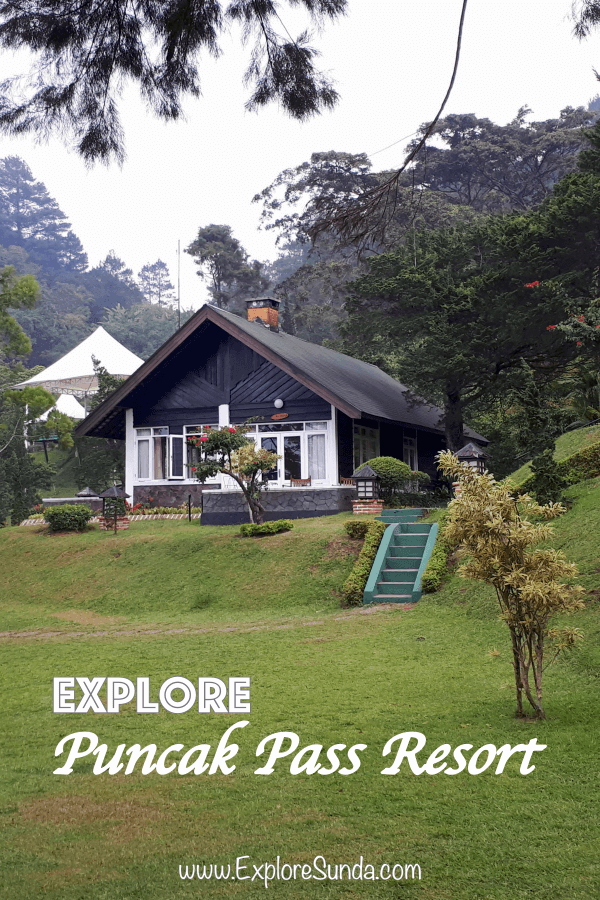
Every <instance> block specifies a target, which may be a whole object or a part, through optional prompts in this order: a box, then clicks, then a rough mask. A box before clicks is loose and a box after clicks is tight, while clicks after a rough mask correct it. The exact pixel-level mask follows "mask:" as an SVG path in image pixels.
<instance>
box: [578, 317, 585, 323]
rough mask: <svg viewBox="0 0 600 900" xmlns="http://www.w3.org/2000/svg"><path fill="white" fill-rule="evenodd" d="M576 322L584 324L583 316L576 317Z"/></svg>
mask: <svg viewBox="0 0 600 900" xmlns="http://www.w3.org/2000/svg"><path fill="white" fill-rule="evenodd" d="M577 321H578V322H585V316H577Z"/></svg>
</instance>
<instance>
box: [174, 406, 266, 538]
mask: <svg viewBox="0 0 600 900" xmlns="http://www.w3.org/2000/svg"><path fill="white" fill-rule="evenodd" d="M247 425H248V423H245V424H244V425H238V426H236V427H235V428H231V427H229V428H221V429H214V430H211V431H209V432H208V433H207V434H201V435H199V436H198V437H190V438H188V443H189V444H191V445H192V447H195V448H196V450H197V453H198V459H197V461H196V464H195V465H194V466H192V467H191V470H192V473H193V474H194V476H195V477H196V478H197V479H198V481H201V482H202V483H204V482H205V481H206V479H207V478H211V477H213V476H214V475H217V474H219V473H222V474H223V475H228V476H229V477H230V478H233V480H234V481H235V482H237V484H238V485H239V486H240V488H241V489H242V493H243V495H244V499H245V500H246V503H247V504H248V511H249V514H250V522H252V523H253V524H255V525H260V524H261V523H262V521H263V516H264V513H265V510H264V507H263V505H262V503H261V493H262V491H263V490H264V489H265V488H266V487H267V484H268V482H267V481H266V480H265V479H264V478H263V475H264V474H265V473H266V472H270V471H271V469H274V468H275V466H276V465H277V460H278V459H279V457H278V456H277V454H276V453H271V452H270V451H268V450H263V449H262V448H259V449H257V448H256V446H255V444H254V441H253V440H251V439H250V438H249V437H247V435H246V426H247Z"/></svg>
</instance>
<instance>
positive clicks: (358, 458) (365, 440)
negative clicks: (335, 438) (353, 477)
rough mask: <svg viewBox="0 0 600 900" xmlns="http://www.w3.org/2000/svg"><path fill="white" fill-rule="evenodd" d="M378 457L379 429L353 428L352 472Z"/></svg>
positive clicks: (360, 426) (359, 426) (362, 426)
mask: <svg viewBox="0 0 600 900" xmlns="http://www.w3.org/2000/svg"><path fill="white" fill-rule="evenodd" d="M376 456H379V428H367V427H366V426H364V425H355V426H354V470H355V471H356V469H358V468H360V466H362V464H363V463H366V462H367V460H369V459H374V458H375V457H376Z"/></svg>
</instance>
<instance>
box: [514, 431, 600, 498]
mask: <svg viewBox="0 0 600 900" xmlns="http://www.w3.org/2000/svg"><path fill="white" fill-rule="evenodd" d="M558 470H559V472H560V474H561V475H562V476H563V477H564V478H566V479H567V481H568V482H569V484H577V483H578V482H579V481H585V480H586V479H587V478H596V477H597V476H598V475H600V441H598V442H597V443H595V444H590V446H589V447H584V448H583V450H578V451H577V453H573V454H572V456H567V458H566V459H562V460H561V461H560V462H559V463H558ZM534 478H535V475H530V476H529V478H528V479H527V480H526V481H524V482H523V484H522V485H521V486H520V488H519V491H520V492H521V493H526V492H529V491H531V490H532V487H533V482H534Z"/></svg>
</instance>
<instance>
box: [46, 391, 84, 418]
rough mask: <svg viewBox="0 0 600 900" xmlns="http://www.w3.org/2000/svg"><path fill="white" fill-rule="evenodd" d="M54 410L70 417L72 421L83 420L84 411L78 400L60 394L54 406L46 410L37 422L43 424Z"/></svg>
mask: <svg viewBox="0 0 600 900" xmlns="http://www.w3.org/2000/svg"><path fill="white" fill-rule="evenodd" d="M54 409H57V410H58V411H59V412H61V413H64V414H65V415H66V416H70V417H71V418H72V419H85V409H84V408H83V406H82V405H81V403H80V402H79V400H77V399H76V398H75V397H74V396H73V395H72V394H61V395H60V397H59V398H58V400H57V401H56V403H55V404H54V406H53V407H52V408H51V409H47V410H46V412H45V413H43V415H41V416H40V417H39V419H38V420H37V421H38V422H45V421H46V419H47V418H48V416H49V415H50V413H51V412H52V410H54Z"/></svg>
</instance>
